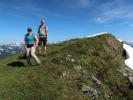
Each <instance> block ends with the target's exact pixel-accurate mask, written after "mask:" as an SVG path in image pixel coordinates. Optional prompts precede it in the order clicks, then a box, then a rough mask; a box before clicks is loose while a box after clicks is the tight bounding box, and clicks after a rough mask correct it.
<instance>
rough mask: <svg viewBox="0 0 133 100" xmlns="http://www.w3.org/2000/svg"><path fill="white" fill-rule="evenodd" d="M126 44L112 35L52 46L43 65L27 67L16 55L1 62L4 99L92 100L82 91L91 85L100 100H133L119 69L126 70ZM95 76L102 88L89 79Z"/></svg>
mask: <svg viewBox="0 0 133 100" xmlns="http://www.w3.org/2000/svg"><path fill="white" fill-rule="evenodd" d="M122 53H123V48H122V44H121V43H120V42H119V41H118V40H116V39H115V37H114V36H112V35H100V36H97V37H93V38H83V39H73V40H69V41H65V42H62V43H59V44H53V45H48V52H47V54H45V56H39V58H40V59H41V60H42V63H43V64H42V65H40V66H36V64H35V63H34V61H33V63H34V66H32V67H26V61H25V60H24V59H23V60H22V59H18V58H19V55H13V56H10V57H7V58H4V59H1V60H0V90H1V91H0V99H1V100H74V99H75V100H88V99H89V100H91V99H92V97H91V95H90V94H84V93H83V92H82V86H83V85H89V86H90V87H92V88H94V89H96V90H97V91H99V92H100V95H99V99H100V100H108V97H107V96H106V94H112V97H113V98H114V100H127V99H128V100H130V99H131V98H132V91H131V90H129V89H128V86H127V84H126V81H127V79H126V78H125V77H123V76H122V75H121V73H119V72H118V71H117V70H118V69H120V68H121V67H125V64H124V58H123V57H122ZM91 75H94V76H95V77H97V79H99V80H100V81H101V83H102V85H100V86H98V85H96V84H95V83H94V82H92V80H90V79H88V76H91Z"/></svg>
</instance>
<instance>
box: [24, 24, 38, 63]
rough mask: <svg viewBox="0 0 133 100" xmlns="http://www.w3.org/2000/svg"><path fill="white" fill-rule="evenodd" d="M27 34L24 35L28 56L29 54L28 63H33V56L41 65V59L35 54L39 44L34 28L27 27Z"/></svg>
mask: <svg viewBox="0 0 133 100" xmlns="http://www.w3.org/2000/svg"><path fill="white" fill-rule="evenodd" d="M27 32H28V33H27V34H26V35H25V37H24V41H25V46H26V56H27V63H28V65H32V63H31V57H33V58H34V59H35V60H36V62H37V63H38V64H39V65H40V64H41V61H40V60H39V59H38V57H37V56H36V54H35V50H36V46H37V45H38V39H37V37H36V36H34V35H33V34H32V28H30V27H29V28H28V29H27Z"/></svg>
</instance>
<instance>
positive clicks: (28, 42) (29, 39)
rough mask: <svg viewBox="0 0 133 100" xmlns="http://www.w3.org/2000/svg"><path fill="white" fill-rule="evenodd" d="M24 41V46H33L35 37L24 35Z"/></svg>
mask: <svg viewBox="0 0 133 100" xmlns="http://www.w3.org/2000/svg"><path fill="white" fill-rule="evenodd" d="M25 41H26V45H33V44H35V36H34V35H33V34H32V35H29V34H26V35H25Z"/></svg>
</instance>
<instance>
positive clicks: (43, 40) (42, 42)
mask: <svg viewBox="0 0 133 100" xmlns="http://www.w3.org/2000/svg"><path fill="white" fill-rule="evenodd" d="M46 44H47V39H46V38H45V37H39V43H38V45H39V46H41V45H43V46H46Z"/></svg>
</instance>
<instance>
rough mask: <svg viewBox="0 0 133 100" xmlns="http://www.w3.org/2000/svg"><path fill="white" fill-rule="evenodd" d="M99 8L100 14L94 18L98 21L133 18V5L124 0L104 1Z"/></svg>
mask: <svg viewBox="0 0 133 100" xmlns="http://www.w3.org/2000/svg"><path fill="white" fill-rule="evenodd" d="M119 2H120V1H119ZM114 5H117V6H114ZM99 8H100V11H99V12H98V16H97V17H95V18H94V20H95V21H96V22H98V23H106V22H108V21H111V20H113V19H133V10H132V9H133V7H132V6H131V5H127V4H123V3H122V2H121V3H118V2H116V1H113V2H108V3H104V4H103V5H101V6H100V7H99Z"/></svg>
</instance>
